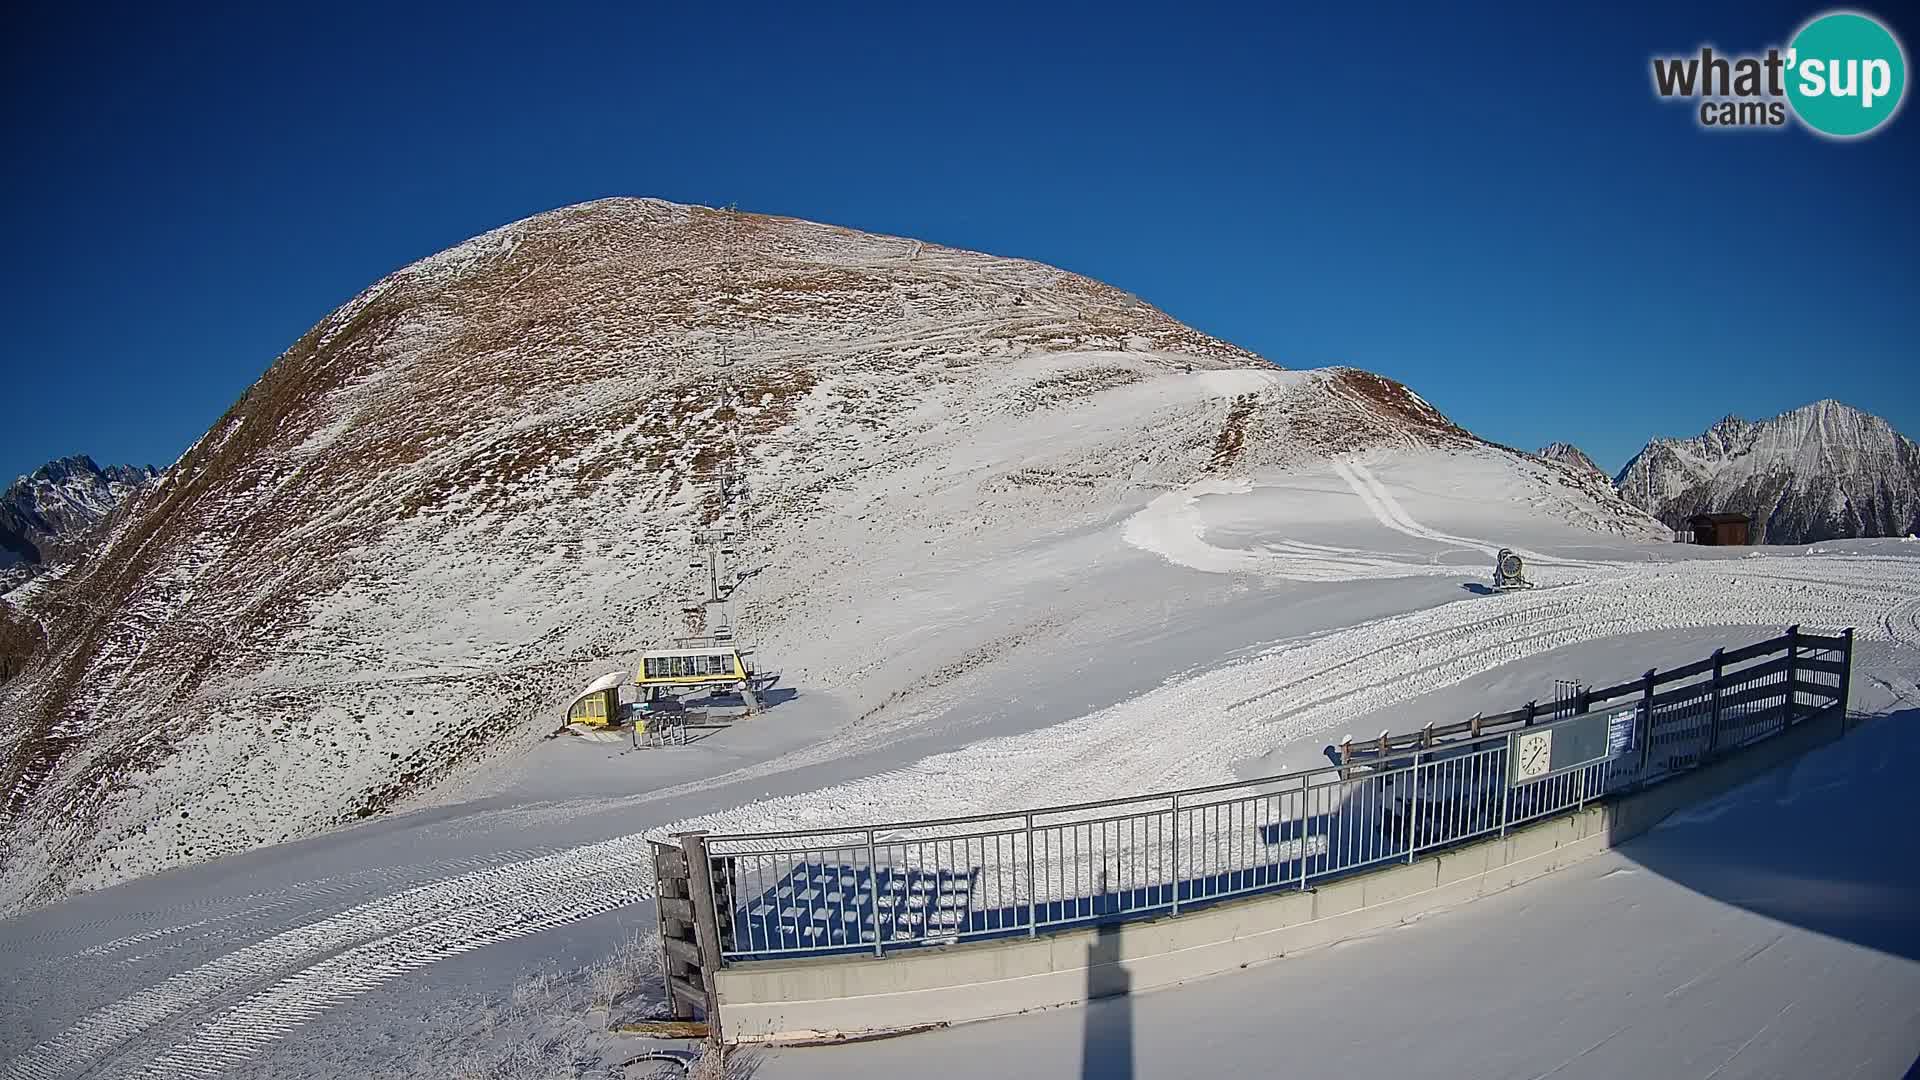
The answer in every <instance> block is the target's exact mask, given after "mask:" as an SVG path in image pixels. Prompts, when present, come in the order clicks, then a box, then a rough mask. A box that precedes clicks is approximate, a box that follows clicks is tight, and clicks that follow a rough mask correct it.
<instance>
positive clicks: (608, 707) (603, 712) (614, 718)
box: [567, 671, 627, 728]
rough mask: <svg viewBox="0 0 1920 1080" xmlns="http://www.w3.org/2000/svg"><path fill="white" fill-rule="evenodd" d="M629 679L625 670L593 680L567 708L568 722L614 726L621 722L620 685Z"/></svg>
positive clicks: (601, 726)
mask: <svg viewBox="0 0 1920 1080" xmlns="http://www.w3.org/2000/svg"><path fill="white" fill-rule="evenodd" d="M626 681H627V673H626V672H624V671H609V672H607V673H606V674H605V675H602V676H600V677H599V678H597V679H595V680H593V684H592V685H591V686H588V687H587V688H586V689H585V690H582V691H581V692H580V696H579V697H578V698H576V699H574V702H573V705H572V706H571V707H569V708H568V709H567V723H569V724H581V725H584V726H586V727H596V728H603V727H614V726H616V725H618V724H619V723H620V686H621V684H623V683H625V682H626Z"/></svg>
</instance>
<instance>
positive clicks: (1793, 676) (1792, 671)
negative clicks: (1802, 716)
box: [1780, 623, 1800, 731]
mask: <svg viewBox="0 0 1920 1080" xmlns="http://www.w3.org/2000/svg"><path fill="white" fill-rule="evenodd" d="M1799 685H1800V624H1799V623H1794V624H1793V625H1792V626H1789V627H1787V711H1786V715H1785V720H1784V721H1783V722H1782V723H1781V725H1780V728H1781V730H1783V731H1784V730H1786V729H1787V728H1790V727H1792V726H1793V717H1794V714H1795V713H1797V712H1799V711H1800V710H1799V708H1798V705H1799V702H1798V701H1797V700H1795V698H1796V697H1797V693H1796V690H1795V688H1796V687H1798V686H1799Z"/></svg>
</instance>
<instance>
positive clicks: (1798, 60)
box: [1787, 11, 1907, 139]
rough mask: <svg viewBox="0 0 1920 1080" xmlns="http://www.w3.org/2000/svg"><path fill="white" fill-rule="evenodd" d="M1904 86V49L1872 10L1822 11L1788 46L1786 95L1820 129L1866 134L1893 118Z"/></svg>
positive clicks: (1805, 119) (1836, 133)
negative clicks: (1825, 12)
mask: <svg viewBox="0 0 1920 1080" xmlns="http://www.w3.org/2000/svg"><path fill="white" fill-rule="evenodd" d="M1906 90H1907V54H1906V53H1905V52H1904V51H1903V50H1902V49H1901V48H1900V42H1899V41H1898V40H1896V39H1895V38H1894V36H1893V34H1892V32H1890V31H1889V30H1888V29H1887V28H1886V27H1884V26H1882V25H1880V22H1879V20H1877V19H1874V18H1872V17H1871V16H1867V15H1861V14H1858V13H1856V12H1851V11H1836V12H1833V13H1830V14H1827V15H1822V16H1820V17H1818V18H1816V19H1814V20H1813V21H1812V22H1810V23H1808V24H1807V25H1806V26H1804V27H1802V28H1801V29H1800V32H1799V33H1798V34H1796V35H1794V38H1793V44H1792V45H1791V46H1790V47H1789V48H1788V50H1787V100H1788V101H1789V102H1790V103H1791V104H1792V105H1793V111H1794V113H1795V114H1796V115H1798V116H1799V117H1800V121H1801V122H1802V123H1804V124H1806V125H1807V126H1808V127H1810V128H1812V129H1813V130H1815V131H1817V132H1819V133H1821V134H1822V135H1831V136H1834V137H1836V138H1842V139H1846V138H1852V137H1853V136H1855V135H1865V134H1866V133H1867V132H1869V131H1872V130H1873V129H1875V128H1877V127H1879V126H1880V125H1881V124H1884V123H1886V122H1887V121H1888V120H1889V119H1891V118H1892V116H1893V114H1894V112H1895V111H1896V110H1898V109H1899V108H1900V99H1901V97H1902V96H1904V95H1905V93H1906Z"/></svg>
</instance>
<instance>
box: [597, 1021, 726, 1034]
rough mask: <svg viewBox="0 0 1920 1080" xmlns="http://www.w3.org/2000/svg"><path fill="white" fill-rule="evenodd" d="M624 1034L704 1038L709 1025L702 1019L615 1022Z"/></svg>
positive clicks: (615, 1027) (616, 1028) (617, 1029)
mask: <svg viewBox="0 0 1920 1080" xmlns="http://www.w3.org/2000/svg"><path fill="white" fill-rule="evenodd" d="M613 1030H615V1031H617V1032H619V1033H620V1034H622V1035H643V1036H645V1037H647V1038H649V1039H704V1038H706V1037H707V1025H706V1023H705V1021H700V1020H634V1021H631V1022H629V1023H625V1024H615V1025H614V1027H613Z"/></svg>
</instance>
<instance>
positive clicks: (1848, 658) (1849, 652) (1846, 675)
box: [1840, 626, 1853, 735]
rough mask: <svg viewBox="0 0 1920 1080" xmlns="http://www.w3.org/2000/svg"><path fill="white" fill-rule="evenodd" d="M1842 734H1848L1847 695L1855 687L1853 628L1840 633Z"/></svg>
mask: <svg viewBox="0 0 1920 1080" xmlns="http://www.w3.org/2000/svg"><path fill="white" fill-rule="evenodd" d="M1840 640H1841V641H1843V642H1845V644H1843V645H1841V646H1840V734H1842V735H1845V734H1846V733H1847V695H1848V694H1849V693H1850V692H1851V691H1852V687H1853V627H1851V626H1849V627H1847V628H1846V629H1845V630H1842V631H1841V632H1840Z"/></svg>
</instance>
